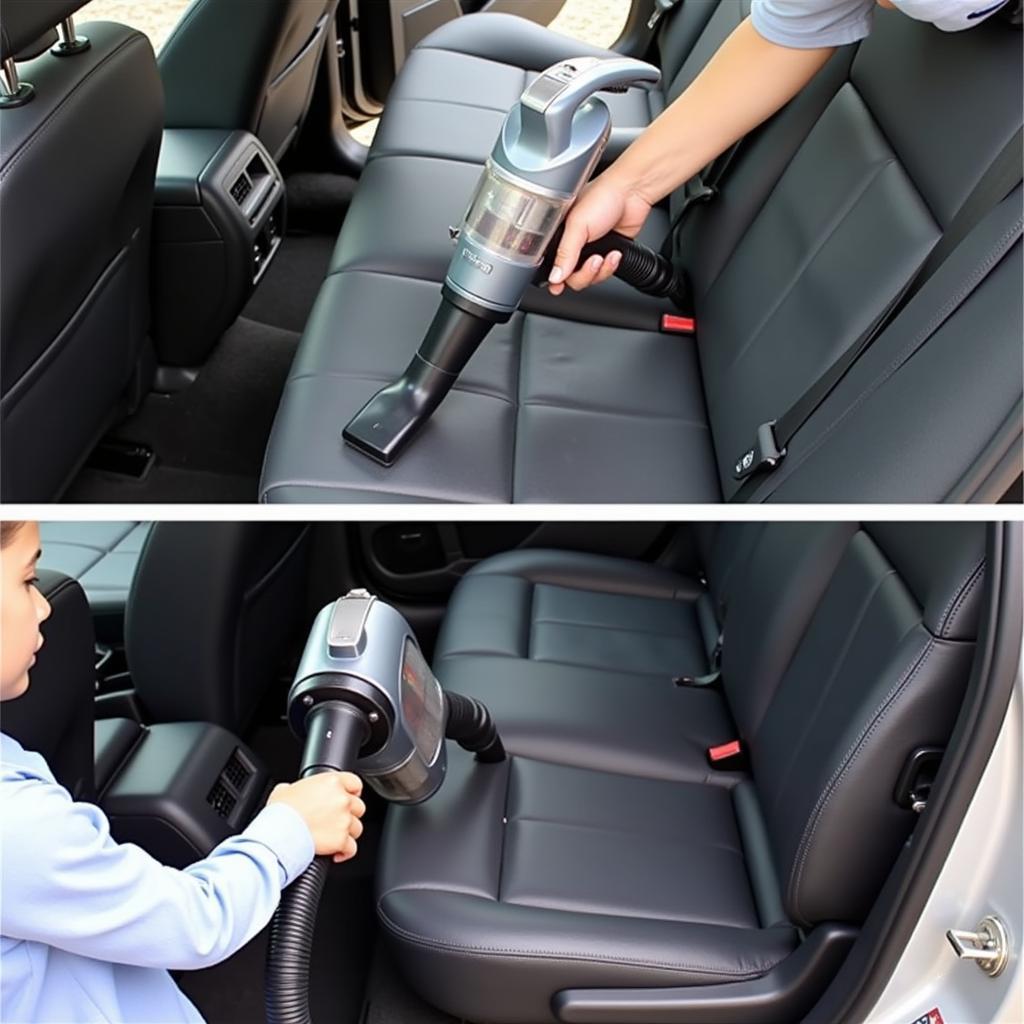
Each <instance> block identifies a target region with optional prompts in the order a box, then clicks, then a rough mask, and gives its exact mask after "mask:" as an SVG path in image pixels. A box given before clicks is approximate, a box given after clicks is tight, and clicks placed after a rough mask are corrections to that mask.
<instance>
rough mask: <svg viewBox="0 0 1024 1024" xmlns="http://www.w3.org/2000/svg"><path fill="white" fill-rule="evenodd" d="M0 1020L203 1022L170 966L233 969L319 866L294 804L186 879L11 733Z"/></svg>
mask: <svg viewBox="0 0 1024 1024" xmlns="http://www.w3.org/2000/svg"><path fill="white" fill-rule="evenodd" d="M0 858H2V860H0V1020H3V1021H4V1022H5V1024H25V1022H32V1024H35V1022H42V1021H47V1022H53V1024H58V1022H59V1024H69V1022H74V1024H79V1022H92V1021H125V1022H131V1024H170V1022H176V1021H201V1020H202V1019H203V1018H202V1017H201V1016H200V1014H199V1012H198V1010H196V1008H195V1007H194V1006H193V1005H192V1003H191V1002H189V1000H188V999H187V998H186V997H185V996H184V995H183V994H182V992H181V991H180V990H179V988H178V987H177V985H175V983H174V981H173V979H172V978H171V976H170V975H169V974H168V973H167V971H168V970H169V969H170V970H175V969H177V970H190V969H195V968H199V967H209V966H211V965H212V964H216V963H219V962H220V961H221V960H224V959H225V958H226V957H228V956H230V955H231V954H232V953H234V952H235V951H236V950H238V949H240V948H241V947H242V946H244V945H245V943H247V942H248V941H249V940H250V939H251V938H252V937H253V936H254V935H256V933H257V932H259V931H260V929H262V928H263V926H264V925H265V924H266V923H267V922H268V921H269V920H270V917H271V915H272V914H273V912H274V909H275V907H276V906H277V903H278V899H279V897H280V893H281V889H282V888H284V886H286V885H288V883H289V882H291V881H292V880H293V879H294V878H295V877H296V876H297V875H299V874H301V873H302V871H304V870H305V869H306V867H308V865H309V863H310V861H311V860H312V859H313V840H312V837H311V835H310V833H309V829H308V828H307V827H306V823H305V822H304V821H303V819H302V818H301V816H300V815H299V814H298V813H297V812H296V811H295V810H294V809H292V808H291V807H287V806H285V805H284V804H274V805H273V806H270V807H265V808H264V809H263V810H262V811H260V813H259V814H258V815H257V816H256V817H255V818H254V819H253V821H252V823H251V824H250V825H249V827H248V828H247V829H245V831H244V832H242V833H241V834H240V835H237V836H232V837H231V838H229V839H226V840H225V841H224V842H223V843H221V844H220V846H218V847H217V848H216V849H215V850H214V851H213V852H212V853H211V854H210V856H209V857H207V858H206V859H205V860H201V861H198V862H197V863H195V864H192V865H190V866H189V867H187V868H185V870H183V871H177V870H175V869H174V868H169V867H166V866H165V865H163V864H161V863H160V862H159V861H156V860H154V859H153V858H152V857H151V856H150V855H149V854H148V853H146V852H145V851H144V850H142V849H141V848H140V847H138V846H135V845H134V844H132V843H124V844H119V843H116V842H115V841H114V840H113V839H112V838H111V837H110V825H109V822H108V821H107V818H106V815H104V813H103V811H101V810H100V809H99V808H98V807H95V806H94V805H92V804H87V803H79V802H76V801H74V800H73V799H72V798H71V794H70V793H68V791H67V790H66V789H64V787H63V786H61V785H59V784H58V783H57V781H56V780H55V779H54V777H53V774H52V773H51V772H50V769H49V767H48V766H47V764H46V761H45V760H44V759H43V758H42V757H41V756H40V755H39V754H33V753H31V752H29V751H26V750H25V749H24V748H23V747H22V746H21V744H20V743H18V742H17V741H16V740H14V739H11V737H9V736H5V735H3V734H2V733H0Z"/></svg>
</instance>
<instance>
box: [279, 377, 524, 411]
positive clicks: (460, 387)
mask: <svg viewBox="0 0 1024 1024" xmlns="http://www.w3.org/2000/svg"><path fill="white" fill-rule="evenodd" d="M325 377H340V378H341V379H342V380H356V381H370V382H371V383H374V384H377V383H380V382H382V381H389V380H392V379H393V378H391V377H387V376H386V375H385V374H383V373H381V374H379V375H376V374H370V373H349V372H347V371H343V370H321V371H319V372H317V373H297V374H295V376H293V377H289V378H288V381H287V383H288V384H291V383H292V382H293V381H300V380H323V379H324V378H325ZM452 390H453V391H461V392H462V393H463V394H467V395H476V396H477V397H479V398H491V399H493V400H494V401H496V402H504V403H505V404H506V405H511V404H512V400H511V399H510V398H506V397H505V396H504V395H499V394H495V393H493V392H491V391H483V390H481V389H479V388H472V387H468V386H467V385H465V384H455V385H453V386H452Z"/></svg>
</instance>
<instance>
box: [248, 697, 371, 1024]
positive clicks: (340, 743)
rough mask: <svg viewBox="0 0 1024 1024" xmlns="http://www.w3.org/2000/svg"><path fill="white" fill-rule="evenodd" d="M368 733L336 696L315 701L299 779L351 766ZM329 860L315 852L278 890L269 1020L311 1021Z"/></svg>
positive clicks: (360, 717)
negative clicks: (313, 968)
mask: <svg viewBox="0 0 1024 1024" xmlns="http://www.w3.org/2000/svg"><path fill="white" fill-rule="evenodd" d="M368 735H369V723H368V722H367V720H366V717H365V716H364V714H363V713H362V712H361V711H360V710H359V709H358V708H355V707H353V706H352V705H351V704H346V703H344V702H342V701H334V700H331V701H324V702H323V703H321V704H318V705H317V706H316V707H315V708H314V709H313V710H312V711H310V713H309V717H308V718H307V719H306V746H305V749H304V750H303V754H302V767H301V770H300V772H299V778H303V779H304V778H306V776H307V775H317V774H319V773H320V772H332V771H349V770H350V769H351V768H352V766H353V765H354V764H355V763H356V761H357V760H358V758H359V750H360V748H361V747H362V745H363V743H364V742H365V741H366V738H367V737H368ZM330 863H331V858H330V857H314V858H313V863H312V864H310V865H309V867H308V868H306V870H305V871H303V873H302V874H301V875H299V877H298V878H296V879H295V881H294V882H292V884H291V885H289V886H288V888H287V889H285V890H284V892H282V893H281V902H280V903H279V904H278V906H277V910H276V911H275V912H274V918H273V920H272V921H271V925H270V939H269V941H268V943H267V970H266V984H265V989H264V1003H265V1007H266V1013H267V1024H312V1020H313V1018H312V1017H311V1016H310V1013H309V961H310V957H311V955H312V953H313V933H314V931H315V929H316V915H317V911H318V910H319V909H320V896H321V895H322V893H323V890H324V882H325V881H326V880H327V868H328V867H329V865H330Z"/></svg>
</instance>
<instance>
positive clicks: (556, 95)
mask: <svg viewBox="0 0 1024 1024" xmlns="http://www.w3.org/2000/svg"><path fill="white" fill-rule="evenodd" d="M660 81H661V71H659V70H658V68H657V67H655V66H654V65H653V64H648V63H647V62H646V61H643V60H636V59H634V58H633V57H573V58H571V59H569V60H563V61H561V62H560V63H558V64H554V65H552V66H551V67H549V68H548V69H547V70H546V71H545V72H544V73H543V74H542V75H540V76H539V77H538V78H535V79H534V80H533V82H532V83H531V84H530V87H529V88H528V89H527V90H526V91H525V92H524V93H523V95H522V96H521V97H520V99H519V104H520V116H521V118H522V130H523V138H524V140H527V141H529V142H530V143H531V144H532V145H533V146H534V147H536V148H538V149H539V151H540V152H543V153H544V154H545V155H546V157H547V158H548V159H549V160H551V159H554V158H555V157H557V156H558V155H559V154H560V153H562V152H564V151H565V150H566V149H567V148H568V147H569V143H570V140H571V138H572V119H573V116H574V115H575V113H576V110H577V108H578V107H579V106H580V104H581V103H583V102H584V101H585V100H588V99H589V98H590V97H591V96H593V94H594V93H595V92H600V91H601V90H602V89H608V90H611V91H613V92H622V91H624V90H625V89H626V88H627V87H628V86H630V85H636V84H639V85H645V86H647V87H649V88H653V87H654V86H655V85H657V84H658V82H660Z"/></svg>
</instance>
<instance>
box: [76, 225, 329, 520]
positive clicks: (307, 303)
mask: <svg viewBox="0 0 1024 1024" xmlns="http://www.w3.org/2000/svg"><path fill="white" fill-rule="evenodd" d="M334 242H335V236H334V235H333V234H331V235H325V234H311V233H310V234H307V233H298V234H293V235H288V236H286V237H285V239H284V240H283V241H282V243H281V249H280V250H279V252H278V254H277V257H276V258H275V259H274V262H273V263H271V265H270V266H269V267H268V268H267V272H266V274H265V275H264V277H263V280H262V281H260V284H259V287H258V288H257V289H256V291H255V292H254V293H253V296H252V298H251V299H250V300H249V303H248V305H247V306H246V307H245V309H244V310H243V311H242V315H241V316H239V318H238V319H237V320H236V321H235V322H234V323H233V324H232V325H231V327H229V328H228V330H227V331H226V332H225V333H224V335H223V336H222V337H221V339H220V340H219V341H218V342H217V345H216V346H215V347H214V350H213V352H212V354H211V355H210V357H209V359H208V360H207V362H206V365H205V366H203V368H202V370H201V371H200V373H199V376H198V377H197V378H196V380H195V381H194V382H193V383H192V384H190V385H189V386H188V387H186V388H185V389H184V390H182V391H179V392H176V393H174V394H157V393H155V392H153V393H151V394H149V395H147V396H146V398H145V399H144V400H143V402H142V405H141V406H140V407H139V409H138V410H136V412H135V413H133V414H132V415H131V416H130V417H128V418H127V419H126V420H123V421H122V422H121V423H119V424H118V425H117V426H116V427H114V428H113V429H112V430H111V431H110V433H109V434H108V435H107V436H108V438H111V439H115V440H123V441H130V442H135V443H138V444H145V445H148V446H149V447H150V448H152V449H153V451H154V452H155V453H156V459H155V461H154V464H153V465H152V466H151V467H150V469H149V471H148V472H147V473H146V474H145V476H144V477H143V478H142V479H137V478H135V477H131V476H127V475H122V474H119V473H114V472H109V471H107V470H103V469H99V468H96V467H93V466H90V465H88V464H87V465H86V466H85V468H84V469H83V470H82V471H81V472H80V473H79V474H78V476H77V477H76V478H75V479H74V480H73V481H72V483H71V486H70V487H69V489H68V491H67V492H66V494H65V495H64V497H63V499H62V500H64V501H70V502H110V503H132V502H203V503H208V502H229V503H235V502H246V503H248V502H254V501H256V499H257V492H258V490H259V476H260V471H261V469H262V465H263V453H264V451H265V449H266V446H267V440H268V438H269V437H270V428H271V426H272V425H273V422H274V415H275V413H276V412H277V405H278V402H279V401H280V398H281V392H282V390H283V389H284V382H285V378H286V377H287V375H288V370H289V368H290V367H291V363H292V359H293V357H294V355H295V350H296V348H297V347H298V343H299V336H300V335H301V333H302V330H303V328H304V326H305V323H306V318H307V317H308V316H309V311H310V309H311V308H312V306H313V301H314V300H315V298H316V295H317V292H318V291H319V289H320V285H321V284H322V283H323V280H324V277H325V276H326V274H327V268H328V266H329V264H330V258H331V253H332V252H333V250H334Z"/></svg>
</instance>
